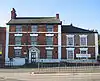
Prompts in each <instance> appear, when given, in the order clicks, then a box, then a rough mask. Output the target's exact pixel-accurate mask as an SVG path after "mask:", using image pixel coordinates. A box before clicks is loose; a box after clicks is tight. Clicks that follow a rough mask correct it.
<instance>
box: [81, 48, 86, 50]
mask: <svg viewBox="0 0 100 81" xmlns="http://www.w3.org/2000/svg"><path fill="white" fill-rule="evenodd" d="M80 50H88V48H80Z"/></svg>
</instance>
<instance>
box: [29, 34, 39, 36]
mask: <svg viewBox="0 0 100 81" xmlns="http://www.w3.org/2000/svg"><path fill="white" fill-rule="evenodd" d="M30 36H38V34H30Z"/></svg>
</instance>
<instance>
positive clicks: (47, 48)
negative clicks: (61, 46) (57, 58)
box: [45, 47, 54, 50]
mask: <svg viewBox="0 0 100 81" xmlns="http://www.w3.org/2000/svg"><path fill="white" fill-rule="evenodd" d="M45 49H46V50H53V49H54V48H51V47H46V48H45Z"/></svg>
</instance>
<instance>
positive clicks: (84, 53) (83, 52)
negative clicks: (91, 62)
mask: <svg viewBox="0 0 100 81" xmlns="http://www.w3.org/2000/svg"><path fill="white" fill-rule="evenodd" d="M80 54H81V57H80V58H81V59H86V58H88V56H87V54H88V49H87V48H80Z"/></svg>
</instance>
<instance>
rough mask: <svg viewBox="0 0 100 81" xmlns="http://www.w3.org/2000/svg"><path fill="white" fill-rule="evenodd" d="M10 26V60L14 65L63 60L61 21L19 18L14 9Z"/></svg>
mask: <svg viewBox="0 0 100 81" xmlns="http://www.w3.org/2000/svg"><path fill="white" fill-rule="evenodd" d="M7 25H9V46H8V55H7V57H8V60H9V59H12V60H13V65H23V64H25V62H26V63H34V62H38V61H39V62H59V61H60V60H61V43H59V41H60V40H61V39H60V40H58V38H59V37H61V21H60V19H59V14H56V17H17V16H16V11H15V9H14V8H13V10H12V11H11V20H10V21H9V22H8V23H7Z"/></svg>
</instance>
